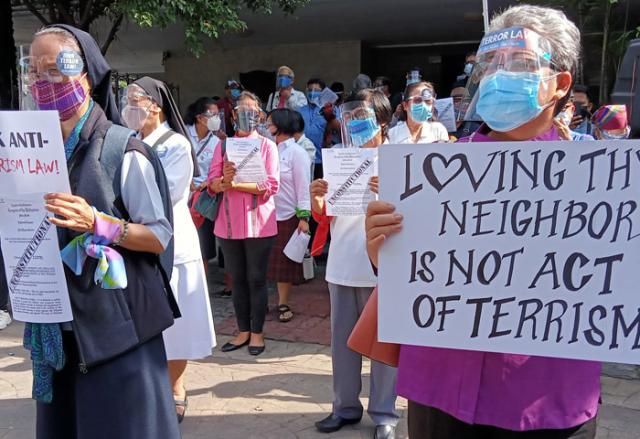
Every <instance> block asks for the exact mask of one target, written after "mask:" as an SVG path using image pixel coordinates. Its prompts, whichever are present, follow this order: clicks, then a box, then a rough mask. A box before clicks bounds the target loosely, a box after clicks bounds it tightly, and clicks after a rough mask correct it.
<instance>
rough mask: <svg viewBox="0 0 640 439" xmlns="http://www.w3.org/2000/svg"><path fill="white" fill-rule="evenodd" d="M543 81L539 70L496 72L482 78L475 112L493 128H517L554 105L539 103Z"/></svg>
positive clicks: (508, 129)
mask: <svg viewBox="0 0 640 439" xmlns="http://www.w3.org/2000/svg"><path fill="white" fill-rule="evenodd" d="M545 79H548V78H545ZM542 80H543V78H542V77H541V76H540V74H539V73H529V72H507V71H504V70H500V71H497V72H496V73H493V74H492V75H489V76H487V77H485V78H484V79H482V81H480V87H479V89H478V93H479V98H478V103H477V105H476V112H477V113H478V115H479V116H480V117H481V118H482V120H483V121H484V122H485V123H486V124H487V125H489V128H491V129H492V130H494V131H498V132H501V133H504V132H507V131H511V130H513V129H516V128H518V127H520V126H522V125H524V124H525V123H527V122H529V121H531V120H533V119H535V118H536V117H538V116H539V115H540V113H542V110H544V109H545V108H547V107H548V106H549V105H551V103H550V104H549V105H545V106H542V105H540V104H539V103H538V89H539V87H540V82H541V81H542Z"/></svg>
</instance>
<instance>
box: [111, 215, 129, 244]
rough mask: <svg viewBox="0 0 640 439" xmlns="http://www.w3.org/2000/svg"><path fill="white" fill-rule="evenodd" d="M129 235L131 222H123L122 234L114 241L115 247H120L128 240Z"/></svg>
mask: <svg viewBox="0 0 640 439" xmlns="http://www.w3.org/2000/svg"><path fill="white" fill-rule="evenodd" d="M128 234H129V221H125V220H122V231H121V232H120V236H118V239H117V240H115V241H114V243H113V245H120V244H122V243H123V242H124V240H125V239H127V235H128Z"/></svg>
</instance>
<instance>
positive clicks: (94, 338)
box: [58, 105, 180, 370]
mask: <svg viewBox="0 0 640 439" xmlns="http://www.w3.org/2000/svg"><path fill="white" fill-rule="evenodd" d="M111 125H112V123H111V122H110V121H108V120H107V118H106V117H105V115H104V112H103V111H102V109H100V107H98V106H97V105H96V106H94V108H93V110H92V111H91V114H90V115H89V117H88V119H87V121H86V122H85V124H84V126H83V128H82V130H81V132H80V140H79V142H78V146H77V147H76V149H75V151H74V153H73V155H72V156H71V158H70V160H69V162H68V167H69V182H70V185H71V192H72V193H73V194H74V195H77V196H80V197H83V198H84V199H85V200H86V201H87V203H89V205H91V206H93V207H95V208H96V209H97V210H99V211H101V212H104V213H107V214H110V215H113V216H116V217H119V218H123V219H129V216H128V213H127V212H126V209H125V208H124V205H123V203H122V200H121V198H120V196H119V195H118V194H119V190H117V189H118V188H119V185H120V181H119V178H117V179H116V180H117V181H114V179H113V178H110V177H109V175H108V174H109V173H108V172H106V170H105V169H104V168H103V166H102V165H101V163H100V157H101V154H102V147H103V142H104V137H105V134H106V132H107V130H108V129H109V128H110V127H111ZM126 151H137V152H140V153H142V154H143V155H145V156H146V157H147V158H148V159H149V160H150V162H151V163H152V164H153V165H154V169H155V171H156V175H157V176H159V177H160V178H157V180H158V183H160V184H159V186H160V192H161V194H162V195H163V198H165V205H166V204H168V209H167V208H165V211H170V210H171V203H170V201H168V199H167V197H168V188H167V187H166V177H165V176H164V172H163V171H162V167H161V166H160V165H159V160H158V158H157V156H156V155H155V153H153V151H151V150H150V149H149V148H147V147H146V146H145V145H144V144H143V143H142V142H141V141H139V140H137V139H135V138H130V139H129V142H128V144H127V147H126ZM116 175H118V176H119V175H120V173H119V172H117V174H116ZM162 186H164V187H162ZM114 188H115V190H114ZM168 219H169V220H170V221H171V220H172V217H171V216H168ZM77 235H78V233H76V232H74V231H72V230H69V229H61V228H59V229H58V236H59V238H60V246H61V248H63V247H64V246H66V245H67V244H68V243H69V241H71V240H72V239H73V238H74V237H75V236H77ZM117 251H118V252H119V253H120V254H121V255H122V257H123V258H124V264H125V267H126V272H127V283H128V285H127V288H125V289H124V290H122V289H114V290H105V289H103V288H101V287H100V286H99V285H96V283H95V282H94V280H93V276H94V272H95V269H96V266H97V263H98V261H97V260H96V259H94V258H91V257H89V258H87V260H86V262H85V265H84V267H83V270H82V273H81V274H80V275H79V276H76V275H75V274H74V273H73V272H72V271H71V270H69V269H68V268H67V267H66V266H65V275H66V279H67V285H68V287H69V295H70V298H71V308H72V311H73V318H74V320H73V322H72V326H73V330H74V335H75V338H76V341H77V344H78V351H79V354H80V361H81V364H80V365H79V366H80V368H81V369H82V370H84V369H85V368H87V367H91V366H92V365H96V364H99V363H102V362H105V361H107V360H109V359H111V358H113V357H115V356H117V355H120V354H122V353H124V352H127V351H129V350H131V349H133V348H135V347H136V346H138V345H140V344H142V343H144V342H146V341H148V340H150V339H151V338H153V337H155V336H157V335H158V334H160V333H161V332H162V331H163V330H165V329H166V328H168V327H169V326H171V325H172V324H173V319H174V317H178V316H179V315H180V314H179V311H178V308H177V306H176V304H175V300H174V298H173V294H172V292H171V288H170V286H169V276H170V272H168V273H167V271H166V270H167V269H170V267H167V268H166V269H165V268H163V266H162V264H161V263H160V258H159V257H158V255H154V254H151V253H142V252H133V251H129V250H126V249H124V248H122V247H118V248H117ZM167 252H170V253H171V256H172V254H173V253H172V252H173V248H172V247H171V248H168V249H167Z"/></svg>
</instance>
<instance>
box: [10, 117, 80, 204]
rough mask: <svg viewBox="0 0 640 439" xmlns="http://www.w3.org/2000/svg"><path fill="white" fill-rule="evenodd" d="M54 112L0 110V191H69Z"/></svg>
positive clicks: (11, 192) (56, 118)
mask: <svg viewBox="0 0 640 439" xmlns="http://www.w3.org/2000/svg"><path fill="white" fill-rule="evenodd" d="M63 145H64V144H63V142H62V133H61V131H60V119H59V117H58V112H57V111H0V194H10V195H12V196H15V195H18V194H34V193H43V192H45V191H46V192H67V193H68V192H70V188H69V178H68V174H67V161H66V159H65V156H64V146H63Z"/></svg>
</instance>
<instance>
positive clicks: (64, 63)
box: [18, 36, 88, 121]
mask: <svg viewBox="0 0 640 439" xmlns="http://www.w3.org/2000/svg"><path fill="white" fill-rule="evenodd" d="M45 38H46V37H44V36H43V37H41V38H38V39H36V40H35V41H34V43H33V44H32V45H31V46H21V47H20V57H19V61H18V74H19V76H20V78H19V87H20V109H21V110H53V111H57V112H58V115H59V117H60V120H62V121H65V120H69V119H71V118H72V117H73V116H74V115H75V114H76V113H77V112H78V110H80V108H82V106H83V105H84V104H85V102H86V101H87V99H88V93H87V90H86V89H85V86H83V79H84V78H85V76H86V73H84V61H83V59H82V55H81V54H80V53H79V52H78V51H76V50H74V49H72V48H70V47H66V46H63V45H59V44H56V43H52V42H51V39H46V44H45Z"/></svg>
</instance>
